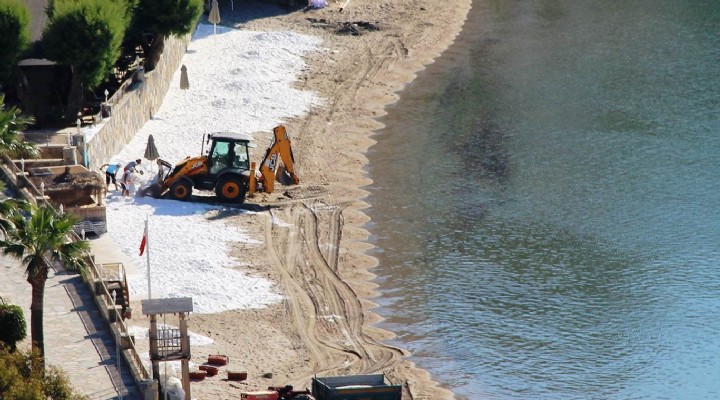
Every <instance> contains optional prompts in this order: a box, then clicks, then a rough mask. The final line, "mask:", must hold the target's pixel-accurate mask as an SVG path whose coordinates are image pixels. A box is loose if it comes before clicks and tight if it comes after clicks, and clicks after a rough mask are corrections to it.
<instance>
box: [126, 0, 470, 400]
mask: <svg viewBox="0 0 720 400" xmlns="http://www.w3.org/2000/svg"><path fill="white" fill-rule="evenodd" d="M343 3H344V1H343V2H333V1H331V2H330V4H329V6H328V7H327V8H324V9H312V10H308V11H296V12H292V13H278V14H277V15H273V16H269V17H262V18H256V17H255V16H256V15H258V14H260V15H261V14H262V13H263V12H265V13H267V12H270V13H272V9H271V8H268V10H270V11H268V10H264V9H262V10H261V9H260V8H259V7H258V6H257V5H254V4H250V3H242V2H241V1H235V4H234V8H235V10H234V13H233V14H232V15H231V14H230V13H229V11H227V10H229V4H230V1H229V0H227V1H221V2H220V5H221V10H226V11H225V12H224V13H223V17H222V18H223V21H222V24H223V25H234V26H236V27H239V28H241V29H250V30H260V31H262V30H269V31H273V30H290V31H295V32H299V33H305V34H310V35H314V36H318V37H320V38H322V40H323V44H322V45H321V46H320V47H322V48H326V49H328V51H322V52H318V53H314V54H311V55H310V56H309V59H308V60H307V62H308V65H309V68H308V70H307V72H306V75H305V76H303V77H302V78H301V80H300V81H299V82H298V88H300V89H307V90H313V91H316V92H317V93H319V94H320V96H322V97H323V98H325V99H326V104H325V105H324V106H323V107H320V108H317V109H315V110H313V111H312V112H311V113H310V115H307V116H305V117H303V118H301V119H298V120H295V121H291V122H290V123H288V124H287V126H288V131H289V132H290V135H291V138H292V140H293V148H294V152H295V157H296V161H297V166H298V170H299V175H300V178H301V180H302V183H301V185H300V186H299V187H294V188H291V189H290V190H288V191H286V189H288V188H283V187H280V190H278V191H276V193H273V194H272V195H260V196H259V197H256V198H254V199H250V200H249V203H257V204H260V205H274V207H271V208H270V211H266V212H261V213H258V214H257V215H254V216H248V215H240V216H236V217H232V218H234V221H233V222H235V223H237V224H240V225H242V227H244V228H246V229H247V230H248V231H249V232H251V233H253V234H254V235H255V238H256V239H258V240H260V241H262V242H263V243H264V244H263V245H247V244H238V245H237V246H236V247H235V248H234V250H233V252H234V255H235V256H236V257H238V259H239V261H240V263H241V264H244V265H250V267H251V268H252V269H255V270H256V271H257V272H258V273H260V274H262V275H265V276H268V277H270V278H271V279H273V280H275V281H277V282H278V283H279V285H280V286H281V287H282V288H283V289H284V290H285V294H286V295H287V298H288V299H287V301H285V302H284V303H282V304H278V305H276V306H273V307H270V308H268V309H262V310H249V311H228V312H224V313H221V314H211V315H199V314H198V315H193V316H192V317H191V320H190V327H191V330H192V331H194V332H196V333H199V334H201V335H206V336H209V337H211V338H212V339H213V340H214V341H215V343H214V344H213V345H210V346H207V347H202V348H200V349H198V348H193V351H194V355H193V361H194V363H195V364H197V365H199V364H202V363H203V362H204V361H205V360H206V358H207V355H208V354H217V353H219V354H226V355H228V356H229V358H230V365H229V366H227V367H223V371H222V372H221V374H220V376H218V377H213V378H209V379H206V380H204V381H202V382H193V384H192V396H193V398H197V399H210V398H218V399H224V398H228V399H230V398H239V392H240V391H241V390H248V389H264V388H266V387H267V386H269V385H277V386H281V385H285V384H293V385H295V386H296V387H307V386H309V380H310V377H311V376H313V375H315V374H317V375H321V376H322V375H334V374H357V373H374V372H383V373H385V374H386V375H387V376H388V377H389V379H390V380H391V381H392V382H393V383H396V384H403V385H405V388H406V390H405V395H404V398H405V399H411V398H412V399H442V398H449V397H451V394H450V393H449V391H447V390H445V389H442V388H440V387H439V386H437V385H436V383H435V382H433V381H431V380H430V378H431V377H429V376H428V374H426V373H425V372H424V371H422V370H419V369H417V368H415V367H414V366H413V365H412V364H411V363H410V362H409V361H407V359H406V358H405V356H406V355H407V353H406V352H405V351H403V350H401V349H396V348H392V347H388V346H386V345H383V344H382V343H381V342H380V341H381V340H382V339H383V338H387V337H389V336H390V335H391V334H390V333H389V332H383V331H380V330H378V329H376V328H373V327H372V323H373V322H376V321H378V320H379V317H378V316H376V315H374V314H373V313H372V312H371V311H370V308H372V305H373V304H372V302H371V300H369V299H371V298H372V296H373V294H374V292H373V290H374V285H373V284H372V283H371V282H370V281H369V280H370V279H372V277H373V275H372V274H371V273H369V272H368V268H371V267H373V266H374V265H375V261H374V260H373V259H372V258H371V257H368V256H366V255H365V253H364V252H365V251H366V250H367V249H368V246H369V245H367V244H366V243H365V242H364V240H365V239H366V238H367V235H368V234H367V232H366V231H364V230H363V228H362V226H363V224H364V223H365V222H367V217H366V216H365V215H364V214H363V211H362V210H363V209H364V208H365V207H367V206H368V205H367V204H366V203H364V202H363V198H364V196H365V194H366V192H365V191H363V189H362V186H363V185H367V184H369V183H370V180H369V178H368V176H367V175H366V174H365V173H364V172H363V169H362V167H363V165H364V164H365V163H366V161H367V160H366V158H365V156H364V153H365V151H366V150H367V148H368V147H369V146H371V145H373V144H374V141H373V140H372V139H371V135H372V132H373V130H374V129H377V128H378V127H379V126H380V125H379V123H377V122H376V121H375V120H374V118H376V117H378V116H380V115H382V114H383V108H384V106H386V105H387V104H389V103H391V102H393V101H395V99H396V93H397V92H398V91H399V90H400V89H401V88H402V87H403V85H404V84H406V83H407V82H409V81H411V80H412V79H413V78H414V74H415V73H416V72H417V71H419V70H420V69H421V68H422V66H423V65H425V64H427V63H429V62H431V61H432V60H433V59H434V58H435V57H437V56H438V55H439V54H440V52H441V51H443V50H444V49H445V48H447V46H448V45H449V44H450V43H451V42H452V40H453V39H454V37H455V35H456V34H457V33H458V32H459V30H460V28H461V25H462V23H463V21H464V18H465V15H466V14H467V11H468V8H469V1H468V0H451V1H444V2H433V1H430V0H373V1H370V0H352V1H350V2H349V3H347V6H346V7H345V8H344V10H343V11H342V12H340V11H339V8H340V6H341V5H342V4H343ZM247 7H251V8H247ZM310 19H312V21H311V20H310ZM357 21H361V22H369V23H372V24H373V26H376V27H378V28H379V29H378V30H371V29H367V28H366V27H362V26H359V27H358V28H357V29H358V31H359V32H360V35H357V36H356V35H349V34H340V33H338V29H339V28H341V25H342V23H343V22H357ZM369 28H372V26H369ZM263 145H264V144H260V146H261V147H263ZM240 290H241V289H240ZM138 309H139V307H138ZM135 322H139V321H135ZM205 350H206V352H203V351H205ZM141 351H142V350H141ZM227 369H229V370H247V371H248V372H249V377H250V378H249V379H248V381H246V382H231V381H227V380H225V379H224V378H225V376H226V375H225V372H224V370H227ZM266 372H272V373H273V377H272V378H263V377H262V375H263V374H264V373H266Z"/></svg>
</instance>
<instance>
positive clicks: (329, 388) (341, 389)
mask: <svg viewBox="0 0 720 400" xmlns="http://www.w3.org/2000/svg"><path fill="white" fill-rule="evenodd" d="M312 395H313V396H314V397H315V398H316V399H317V400H401V398H402V386H400V385H389V384H387V383H386V382H385V375H383V374H377V375H348V376H327V377H324V378H318V377H315V378H313V379H312Z"/></svg>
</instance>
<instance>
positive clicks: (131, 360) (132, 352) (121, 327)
mask: <svg viewBox="0 0 720 400" xmlns="http://www.w3.org/2000/svg"><path fill="white" fill-rule="evenodd" d="M1 159H2V163H1V164H2V165H1V168H0V171H1V172H2V175H4V176H5V177H6V179H7V180H8V181H9V183H10V184H11V185H13V186H14V189H15V190H16V191H17V193H18V194H19V195H20V196H22V197H23V198H24V199H25V200H27V201H29V202H31V203H33V204H42V205H47V206H50V207H53V206H52V204H50V202H49V201H48V200H47V196H45V195H44V194H43V193H41V191H40V190H39V189H38V188H37V187H36V186H35V185H34V184H33V183H32V182H31V181H30V179H27V178H25V177H24V178H23V182H22V183H20V182H19V179H18V175H20V174H22V173H23V172H24V171H21V170H20V168H18V167H17V165H15V163H14V162H13V161H12V160H11V159H10V157H8V156H7V155H6V154H2V157H1ZM68 237H69V239H70V240H72V241H74V242H77V241H80V240H84V239H83V238H81V237H80V236H79V235H78V234H76V233H75V232H73V231H71V232H70V233H69V234H68ZM85 261H86V265H87V268H86V269H85V270H84V271H83V273H82V277H83V281H84V282H85V284H86V285H87V286H88V288H89V289H90V291H91V292H92V293H93V294H94V297H95V301H96V303H97V305H98V307H99V308H100V312H101V314H102V315H103V317H105V318H106V320H107V322H108V324H110V326H111V328H112V327H113V326H114V327H116V328H117V329H111V331H112V332H113V339H114V340H115V342H116V343H118V342H120V341H122V338H123V336H125V337H127V339H128V340H127V343H126V345H125V346H124V347H125V351H124V352H123V355H124V356H125V360H126V361H127V362H128V364H129V365H130V366H131V369H132V371H133V379H134V380H135V382H136V383H139V382H140V381H141V380H147V379H150V374H149V373H148V370H147V369H146V368H145V365H144V364H143V362H142V360H141V359H140V355H139V353H138V351H137V349H136V348H135V343H134V341H133V340H131V337H132V336H131V335H130V333H129V331H128V328H127V325H125V322H124V321H123V318H122V315H121V313H120V312H119V311H118V308H117V307H116V306H115V302H114V301H113V298H112V295H111V294H110V291H109V290H108V288H107V284H106V283H105V281H104V279H103V277H102V275H101V274H100V271H99V269H98V266H97V265H96V264H95V260H94V259H93V257H92V255H91V254H88V255H86V257H85ZM124 276H125V274H124V268H123V277H124ZM96 282H97V283H98V284H97V285H96ZM125 285H127V282H126V281H125ZM98 286H99V288H100V289H99V292H100V293H97V292H98ZM110 305H112V307H110ZM103 308H104V309H105V311H103ZM110 314H113V316H112V317H111V316H110Z"/></svg>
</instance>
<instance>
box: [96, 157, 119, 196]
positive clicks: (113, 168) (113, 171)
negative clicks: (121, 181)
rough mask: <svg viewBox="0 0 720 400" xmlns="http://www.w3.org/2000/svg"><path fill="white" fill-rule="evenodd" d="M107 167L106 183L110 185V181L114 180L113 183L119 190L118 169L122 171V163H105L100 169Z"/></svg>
mask: <svg viewBox="0 0 720 400" xmlns="http://www.w3.org/2000/svg"><path fill="white" fill-rule="evenodd" d="M105 167H107V169H105V185H107V186H110V182H112V183H113V185H115V190H116V191H117V190H118V184H117V173H118V171H120V167H122V164H120V163H117V164H113V165H110V164H103V166H102V167H100V170H102V169H103V168H105Z"/></svg>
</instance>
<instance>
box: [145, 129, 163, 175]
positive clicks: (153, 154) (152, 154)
mask: <svg viewBox="0 0 720 400" xmlns="http://www.w3.org/2000/svg"><path fill="white" fill-rule="evenodd" d="M144 157H145V159H146V160H150V161H153V160H157V159H158V158H160V153H158V150H157V147H155V138H154V137H153V135H150V136H149V137H148V142H147V146H146V147H145V155H144ZM150 169H151V170H152V164H150Z"/></svg>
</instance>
